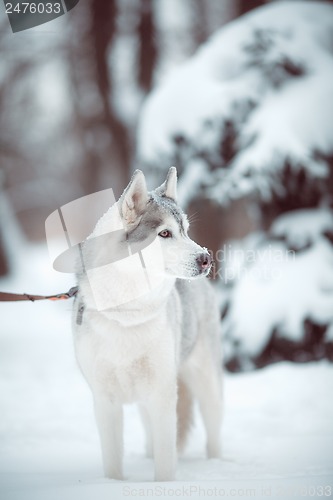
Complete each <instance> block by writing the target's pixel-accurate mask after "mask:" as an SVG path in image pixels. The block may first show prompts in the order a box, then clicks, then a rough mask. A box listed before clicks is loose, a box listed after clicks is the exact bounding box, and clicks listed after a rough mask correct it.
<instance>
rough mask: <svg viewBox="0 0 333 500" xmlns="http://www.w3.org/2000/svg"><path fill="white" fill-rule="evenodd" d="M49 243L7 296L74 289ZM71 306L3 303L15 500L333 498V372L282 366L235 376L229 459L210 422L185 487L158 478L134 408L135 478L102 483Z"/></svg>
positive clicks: (1, 337) (130, 454) (0, 337)
mask: <svg viewBox="0 0 333 500" xmlns="http://www.w3.org/2000/svg"><path fill="white" fill-rule="evenodd" d="M72 284H73V277H72V276H71V275H68V276H67V275H62V274H59V273H56V272H55V271H53V270H52V269H51V266H50V264H49V261H48V257H47V253H46V247H45V248H44V247H43V248H41V247H27V248H26V249H25V250H24V260H23V261H21V262H19V263H18V268H17V275H15V276H14V277H12V278H10V279H7V280H4V279H3V280H0V290H6V291H13V292H22V291H25V292H31V293H41V294H42V293H48V292H50V293H51V292H60V291H65V290H67V289H68V288H69V287H70V286H71V285H72ZM70 308H71V302H70V301H68V302H67V301H64V302H61V303H60V302H58V303H48V302H36V303H34V304H32V303H10V304H3V303H1V304H0V311H1V316H0V317H1V320H0V321H1V322H0V341H1V351H0V393H1V421H0V436H1V443H2V444H1V451H0V453H1V455H0V473H1V476H0V479H1V485H0V498H3V499H4V500H14V499H15V500H73V499H74V500H75V499H80V500H81V499H82V500H85V499H91V498H98V499H99V500H104V499H111V498H117V499H118V498H123V497H134V496H150V497H159V498H172V497H175V496H177V497H179V496H180V497H182V498H186V497H189V498H205V497H212V496H213V497H236V498H238V497H243V498H248V497H251V498H253V497H255V498H256V497H258V498H267V497H283V498H304V497H309V496H323V497H329V496H332V495H333V425H332V423H333V399H332V394H333V365H330V364H328V363H327V362H321V363H311V364H306V365H292V364H290V363H280V364H277V365H274V366H270V367H268V368H266V369H263V370H260V371H256V372H250V373H243V374H236V375H235V374H233V375H231V374H227V375H226V376H225V418H224V423H223V454H224V457H223V460H221V461H220V460H209V461H208V460H206V459H205V458H204V433H203V427H202V424H201V421H200V419H199V415H196V419H195V426H194V427H193V431H192V434H191V439H190V442H189V446H188V448H187V450H186V453H185V455H184V457H183V458H181V459H180V460H179V464H178V469H177V481H176V482H174V483H165V484H164V483H163V484H162V483H153V482H151V481H152V478H153V462H152V460H151V459H148V458H146V457H145V456H144V452H143V449H144V438H143V431H142V428H141V422H140V420H139V416H138V414H137V412H136V409H135V407H133V406H129V407H127V408H126V413H125V418H126V420H125V462H124V463H125V474H126V477H127V479H126V481H125V482H118V481H111V480H107V479H104V478H103V477H102V466H101V457H100V450H99V443H98V436H97V431H96V428H95V423H94V417H93V410H92V402H91V396H90V392H89V389H88V388H87V386H86V384H85V381H84V380H83V378H82V376H81V374H80V372H79V370H78V368H77V366H76V363H75V358H74V351H73V346H72V338H71V332H70Z"/></svg>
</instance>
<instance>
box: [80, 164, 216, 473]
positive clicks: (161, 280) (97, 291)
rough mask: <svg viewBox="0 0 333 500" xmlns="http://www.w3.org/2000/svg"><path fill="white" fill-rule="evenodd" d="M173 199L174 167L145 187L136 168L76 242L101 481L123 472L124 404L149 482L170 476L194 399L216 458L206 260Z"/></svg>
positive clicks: (83, 360) (84, 356)
mask: <svg viewBox="0 0 333 500" xmlns="http://www.w3.org/2000/svg"><path fill="white" fill-rule="evenodd" d="M176 199H177V171H176V169H175V168H174V167H171V168H170V169H169V172H168V176H167V178H166V181H165V182H164V183H163V184H162V185H161V186H160V187H159V188H157V189H155V190H154V191H152V192H147V187H146V182H145V177H144V175H143V173H142V172H141V171H140V170H137V171H136V172H135V173H134V175H133V177H132V179H131V181H130V183H129V185H128V187H127V188H126V189H125V191H124V193H123V195H122V196H121V198H120V199H119V201H118V202H117V203H115V204H114V205H113V206H112V207H111V208H110V209H109V210H108V211H107V212H106V213H105V214H104V215H103V217H102V218H101V219H100V220H99V222H98V224H97V226H96V227H95V229H94V231H93V233H92V235H91V236H90V237H89V238H88V239H87V240H86V241H85V242H84V244H83V250H85V252H84V258H85V269H84V272H83V271H79V272H78V285H79V293H78V296H77V298H76V300H75V305H74V313H73V329H74V341H75V350H76V356H77V360H78V363H79V366H80V368H81V370H82V372H83V374H84V376H85V378H86V380H87V382H88V384H89V386H90V388H91V390H92V393H93V399H94V408H95V415H96V421H97V426H98V430H99V435H100V441H101V448H102V455H103V464H104V472H105V475H106V476H107V477H109V478H114V479H122V478H123V472H122V459H123V405H124V404H125V403H131V402H137V403H138V404H139V407H140V410H141V414H142V419H143V423H144V427H145V430H146V434H147V453H148V455H150V456H153V457H154V461H155V480H156V481H167V480H172V479H173V478H174V474H175V467H176V458H177V448H178V451H182V449H183V447H184V445H185V441H186V437H187V434H188V431H189V428H190V425H191V420H192V402H193V399H194V398H196V399H197V400H198V403H199V408H200V411H201V414H202V417H203V421H204V425H205V428H206V432H207V455H208V457H219V456H220V425H221V412H222V397H221V392H222V391H221V388H222V373H221V345H220V335H219V328H220V321H219V311H218V307H217V303H216V299H215V294H214V291H213V288H212V287H211V285H210V283H209V282H208V280H207V279H206V278H205V276H207V275H208V273H209V271H210V268H211V265H212V259H211V257H210V255H209V253H208V251H207V250H206V249H205V248H202V247H201V246H199V245H198V244H196V243H195V242H194V241H192V240H191V239H190V238H189V237H188V235H187V231H188V227H189V224H188V221H187V217H186V215H185V214H184V213H183V212H182V210H181V209H180V208H179V206H178V205H177V201H176ZM107 235H112V238H110V239H109V240H108V239H107ZM92 241H93V242H97V243H95V244H93V245H91V244H90V245H89V242H90V243H91V242H92ZM198 278H200V279H198Z"/></svg>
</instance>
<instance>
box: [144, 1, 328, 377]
mask: <svg viewBox="0 0 333 500" xmlns="http://www.w3.org/2000/svg"><path fill="white" fill-rule="evenodd" d="M332 40H333V6H332V5H330V4H328V3H321V2H304V3H303V2H302V3H300V2H276V3H272V4H269V5H267V6H265V7H262V8H259V9H256V10H254V11H252V12H250V13H249V14H246V15H244V16H242V17H241V18H239V19H238V20H236V21H234V22H232V23H230V24H229V25H227V26H226V27H224V28H222V29H221V30H220V31H219V32H217V33H216V34H215V35H214V36H213V37H212V38H211V39H210V40H209V41H208V42H207V43H206V44H204V45H203V46H202V47H201V48H200V50H199V51H198V52H197V54H196V55H195V56H194V57H193V58H191V59H190V60H189V61H188V62H187V63H186V64H184V65H183V66H182V67H180V68H179V69H178V70H176V71H175V72H174V74H172V75H170V76H169V78H168V79H166V80H165V82H164V83H163V84H162V85H161V86H160V87H158V88H157V89H156V90H155V91H154V92H153V93H152V94H151V95H150V97H149V99H148V100H147V103H146V105H145V108H144V110H143V113H142V117H141V124H140V129H139V137H138V158H139V160H140V163H141V164H143V165H144V166H145V168H146V170H148V171H149V172H150V173H151V177H153V178H154V179H153V180H154V182H157V181H159V180H160V179H161V178H162V177H163V175H164V173H165V170H166V169H167V167H168V166H169V165H172V164H173V165H176V166H177V167H178V170H179V173H180V182H179V195H180V203H182V205H183V206H185V207H186V208H187V210H188V211H189V212H190V213H191V211H198V212H199V222H201V228H203V229H202V230H201V231H199V232H198V233H197V236H198V239H199V242H201V243H204V244H206V245H209V244H210V246H211V248H212V250H213V251H214V252H215V254H216V255H217V256H218V255H219V256H221V259H217V260H220V268H219V269H218V270H217V272H216V277H217V278H220V279H217V283H218V286H219V288H220V290H221V297H222V298H223V300H222V299H221V301H222V302H223V326H224V332H225V337H226V346H227V353H226V358H227V363H228V366H229V367H230V368H231V369H239V368H245V367H247V366H253V365H255V366H263V365H265V364H267V363H268V362H271V361H276V360H279V359H291V360H295V361H306V360H310V359H321V358H324V357H327V358H329V359H333V266H332V264H333V211H332V208H333V200H332V193H333V86H332V81H333V43H332ZM200 218H201V221H200ZM207 240H208V241H207ZM226 249H227V250H228V251H226Z"/></svg>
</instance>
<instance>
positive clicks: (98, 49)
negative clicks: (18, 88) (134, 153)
mask: <svg viewBox="0 0 333 500" xmlns="http://www.w3.org/2000/svg"><path fill="white" fill-rule="evenodd" d="M91 13H92V24H91V38H92V46H93V53H94V59H95V71H96V75H95V76H96V82H97V86H98V89H99V93H100V95H101V98H102V103H103V113H102V115H101V122H102V124H104V125H105V126H106V127H107V128H108V129H109V130H110V132H111V135H112V149H113V153H114V154H115V156H116V161H117V162H118V168H119V169H120V170H121V171H122V172H123V174H124V178H125V179H126V178H127V177H128V173H129V167H130V158H131V150H130V144H129V134H128V131H127V128H126V127H125V125H124V124H123V123H122V122H121V121H120V119H119V118H118V117H117V115H116V113H115V111H114V108H113V107H112V106H111V105H110V100H111V94H112V72H111V74H110V72H109V65H108V51H109V48H110V47H111V45H112V43H113V41H114V37H115V33H116V17H117V2H116V0H107V1H105V0H93V2H92V3H91Z"/></svg>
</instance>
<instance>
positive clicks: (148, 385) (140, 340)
mask: <svg viewBox="0 0 333 500" xmlns="http://www.w3.org/2000/svg"><path fill="white" fill-rule="evenodd" d="M88 314H89V313H88ZM96 318H97V317H96V313H94V317H92V318H91V319H92V320H93V321H91V322H90V321H89V320H90V318H86V319H88V321H86V322H85V325H82V328H80V330H79V331H77V333H76V335H75V347H76V355H77V359H78V362H79V365H80V367H81V369H82V372H83V374H84V376H85V377H86V379H87V381H88V383H89V385H90V386H91V388H92V390H93V393H95V392H97V393H100V394H103V395H105V396H107V397H108V399H110V400H111V401H114V402H119V403H129V402H134V401H143V400H145V399H147V397H149V394H150V393H151V391H153V390H154V388H155V387H156V386H157V385H158V384H160V383H161V378H162V376H163V378H165V377H168V376H170V377H176V371H177V359H178V352H179V347H178V338H177V337H178V336H177V334H176V333H177V332H174V331H172V330H171V329H170V327H168V326H167V318H166V317H164V318H163V317H162V318H158V319H155V320H153V321H150V322H148V323H144V324H142V325H136V326H133V327H124V326H122V325H120V324H119V323H117V322H116V321H110V320H107V319H106V318H104V317H100V318H99V319H97V320H96ZM92 323H93V324H94V330H90V329H89V324H92Z"/></svg>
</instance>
